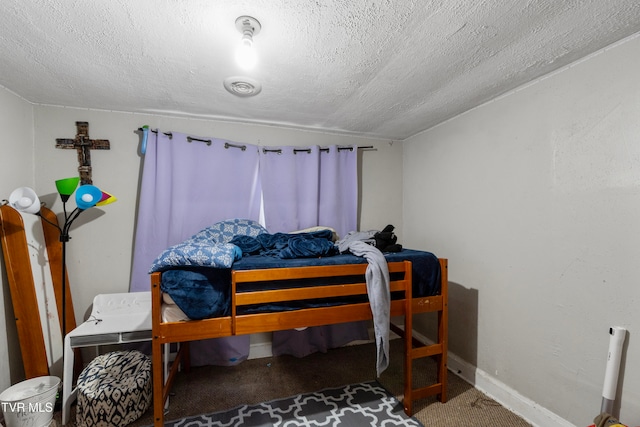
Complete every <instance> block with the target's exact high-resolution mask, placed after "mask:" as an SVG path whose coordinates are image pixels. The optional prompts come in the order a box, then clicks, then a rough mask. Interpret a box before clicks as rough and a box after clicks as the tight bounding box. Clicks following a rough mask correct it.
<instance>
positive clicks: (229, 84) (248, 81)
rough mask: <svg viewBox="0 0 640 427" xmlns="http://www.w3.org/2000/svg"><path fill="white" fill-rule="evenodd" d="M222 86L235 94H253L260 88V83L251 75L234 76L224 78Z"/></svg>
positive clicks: (244, 95)
mask: <svg viewBox="0 0 640 427" xmlns="http://www.w3.org/2000/svg"><path fill="white" fill-rule="evenodd" d="M224 88H225V89H226V90H227V91H229V93H232V94H234V95H236V96H242V97H247V96H255V95H257V94H259V93H260V91H261V90H262V85H261V84H260V82H258V81H257V80H254V79H252V78H251V77H244V76H235V77H227V78H226V79H224Z"/></svg>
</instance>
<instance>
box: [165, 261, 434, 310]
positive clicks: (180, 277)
mask: <svg viewBox="0 0 640 427" xmlns="http://www.w3.org/2000/svg"><path fill="white" fill-rule="evenodd" d="M384 255H385V258H386V259H387V261H388V262H395V261H404V260H408V261H411V262H412V275H413V287H412V291H413V296H414V297H420V296H432V295H438V294H439V293H440V278H441V272H440V263H439V261H438V258H437V257H436V256H435V255H434V254H432V253H431V252H424V251H417V250H411V249H403V250H402V251H400V252H393V253H385V254H384ZM366 262H367V260H366V259H365V258H363V257H358V256H355V255H351V254H340V255H334V256H328V257H317V258H293V259H285V258H280V257H276V256H267V255H253V256H244V257H242V258H241V259H240V260H238V261H235V262H234V264H233V269H234V270H251V269H263V268H284V267H303V266H309V265H343V264H364V263H366ZM392 278H393V277H392ZM230 283H231V269H227V268H202V267H201V268H180V269H173V270H167V271H165V272H163V273H162V285H161V288H162V290H163V291H164V292H167V293H168V294H169V295H170V296H171V298H172V299H173V300H174V301H175V303H176V304H177V305H178V307H180V308H181V309H182V311H184V313H185V314H186V315H187V316H189V318H191V319H204V318H209V317H219V316H228V315H229V311H230ZM312 285H316V284H315V283H314V284H312ZM336 302H338V301H335V300H332V301H331V303H332V304H335V303H336ZM317 303H318V304H326V301H325V302H317ZM296 308H300V307H299V306H294V305H293V304H280V305H278V306H277V307H275V306H274V307H269V306H266V307H264V306H263V307H259V308H256V310H257V311H267V310H268V311H282V310H287V309H288V310H292V309H296Z"/></svg>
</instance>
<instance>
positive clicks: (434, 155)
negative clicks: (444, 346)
mask: <svg viewBox="0 0 640 427" xmlns="http://www.w3.org/2000/svg"><path fill="white" fill-rule="evenodd" d="M638 52H640V38H639V37H636V38H632V39H629V40H627V41H626V43H622V44H619V45H617V46H612V47H610V48H609V49H606V50H605V51H603V52H600V53H599V54H597V55H593V56H592V57H590V58H587V59H585V60H583V61H580V62H578V63H576V64H574V65H572V66H571V67H568V68H566V69H564V70H562V71H561V72H557V73H555V74H553V75H550V76H547V77H546V78H544V79H540V80H538V81H536V82H532V83H531V84H529V85H527V86H525V87H522V88H520V89H519V90H517V91H514V92H512V93H509V94H507V95H505V96H503V97H501V98H499V99H497V100H495V101H493V102H490V103H488V104H486V105H483V106H481V107H479V108H476V109H474V110H472V111H470V112H468V113H466V114H463V115H461V116H459V117H457V118H455V119H453V120H450V121H449V122H447V123H444V124H442V125H440V126H438V127H436V128H433V129H431V130H429V131H427V132H424V133H422V134H421V135H418V136H416V137H413V138H411V139H410V140H408V141H405V142H404V163H403V166H404V167H403V176H404V236H406V237H405V241H406V243H407V244H408V246H412V247H417V248H422V249H429V250H433V251H434V252H436V253H437V254H438V255H440V256H443V257H447V258H449V262H450V264H449V273H450V276H449V278H450V281H451V295H450V296H451V298H450V310H451V317H450V343H451V345H450V349H451V351H452V352H453V353H454V356H457V357H459V358H460V359H462V360H463V361H464V362H468V363H469V364H470V365H472V366H477V368H478V370H477V371H476V372H472V373H469V372H466V373H464V374H467V375H469V376H470V377H471V379H472V380H479V381H480V382H482V383H483V385H486V386H487V387H493V386H494V385H495V383H496V382H497V383H499V384H501V385H502V386H503V388H506V389H510V390H516V391H517V393H518V394H519V395H521V396H524V397H526V398H527V399H529V400H530V402H531V404H536V405H540V406H542V407H543V408H547V409H548V410H550V411H552V412H553V413H555V414H557V415H559V416H560V417H562V418H564V419H565V420H567V421H569V422H571V423H573V424H575V425H578V426H581V425H588V424H591V423H592V421H593V417H594V416H595V415H597V414H598V412H599V410H600V402H601V396H602V386H603V379H604V372H605V366H606V357H607V351H608V346H609V335H608V328H609V327H610V326H616V325H618V326H623V327H625V328H627V329H628V330H629V334H628V336H627V346H626V347H625V355H626V357H625V360H624V361H623V371H622V378H621V383H622V387H621V392H622V407H621V416H622V421H624V422H625V423H628V424H629V425H636V424H639V423H640V372H639V367H638V364H637V363H635V361H637V360H638V359H639V358H640V345H639V344H638V342H637V341H635V334H636V333H637V327H640V310H638V302H639V301H640V286H639V283H638V281H639V279H640V263H639V262H638V260H640V245H639V242H640V215H639V214H640V120H639V118H640V79H639V78H638V76H640V55H639V54H638ZM425 323H426V322H425ZM625 420H628V421H625ZM547 425H553V424H547Z"/></svg>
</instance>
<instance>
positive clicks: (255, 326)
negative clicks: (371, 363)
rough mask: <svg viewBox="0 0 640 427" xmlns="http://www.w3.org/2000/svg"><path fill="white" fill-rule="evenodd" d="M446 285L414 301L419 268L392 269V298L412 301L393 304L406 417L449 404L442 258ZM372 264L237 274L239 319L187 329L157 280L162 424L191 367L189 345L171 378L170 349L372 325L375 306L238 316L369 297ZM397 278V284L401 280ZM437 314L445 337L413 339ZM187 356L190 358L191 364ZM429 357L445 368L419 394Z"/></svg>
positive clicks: (156, 363)
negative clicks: (429, 404)
mask: <svg viewBox="0 0 640 427" xmlns="http://www.w3.org/2000/svg"><path fill="white" fill-rule="evenodd" d="M439 262H440V268H441V283H440V294H439V295H435V296H429V297H420V298H412V295H411V292H412V270H411V262H410V261H403V262H390V263H389V264H388V265H389V273H400V274H399V276H400V277H401V278H400V279H398V280H393V278H392V280H391V283H390V288H391V291H392V292H395V291H400V292H404V297H403V298H401V299H394V300H393V301H392V302H391V316H404V329H402V328H398V327H395V326H393V325H392V326H391V330H392V331H393V332H396V333H398V334H399V335H400V336H401V337H403V339H404V398H403V405H404V410H405V412H406V413H407V414H408V415H412V413H413V402H414V401H415V400H418V399H422V398H425V397H428V396H432V395H437V396H438V398H439V400H440V401H441V402H446V399H447V328H448V307H447V304H448V298H447V285H448V275H447V266H448V263H447V259H443V258H440V259H439ZM366 268H367V264H347V265H331V266H312V267H294V268H273V269H258V270H234V271H232V274H231V276H232V279H231V290H232V293H231V295H232V305H231V310H232V312H231V316H226V317H217V318H211V319H204V320H190V321H184V322H163V321H162V291H161V290H160V283H161V273H159V272H156V273H152V274H151V297H152V329H153V332H152V335H153V340H152V366H153V405H154V408H153V414H154V425H155V426H156V427H161V426H163V424H164V408H165V404H166V402H167V398H168V396H169V391H170V389H171V385H172V383H173V379H174V376H175V374H176V372H177V371H178V366H179V365H180V363H181V362H182V363H183V364H185V366H188V349H189V346H188V345H181V346H180V350H179V351H178V354H177V356H176V360H175V361H174V362H173V364H172V365H171V368H170V369H169V370H168V374H167V378H165V373H164V364H163V360H164V359H163V358H164V354H163V351H164V349H165V344H169V343H188V342H189V341H194V340H201V339H209V338H219V337H228V336H232V335H243V334H252V333H258V332H272V331H278V330H286V329H293V328H300V327H305V326H320V325H329V324H335V323H345V322H352V321H357V320H367V319H371V318H372V314H371V308H370V306H369V303H368V302H364V303H354V304H347V305H338V306H331V307H320V308H306V309H300V310H294V311H283V312H273V313H258V314H238V311H237V307H241V306H243V305H249V304H258V303H269V302H284V301H294V300H304V299H312V298H327V297H344V296H355V295H364V296H366V295H367V289H366V283H365V281H364V274H365V271H366ZM353 276H362V282H360V283H351V282H349V284H336V285H325V286H314V287H297V288H296V287H293V288H286V289H277V290H262V291H250V292H240V290H241V289H242V287H243V284H245V283H256V282H271V281H277V280H292V281H295V280H296V279H298V280H301V279H308V278H323V277H327V278H328V277H331V278H332V280H334V281H335V278H336V277H345V278H346V277H353ZM393 277H396V275H394V276H393ZM428 312H435V313H437V317H438V337H437V341H436V342H435V343H433V344H429V345H425V344H424V343H422V342H420V341H418V340H416V339H415V338H414V337H413V335H412V334H411V333H409V334H405V333H404V331H412V330H413V315H414V314H418V313H428ZM185 356H186V357H185ZM423 357H434V358H435V359H436V361H437V363H438V373H437V379H436V383H435V384H432V385H429V386H426V387H422V388H414V387H413V380H412V372H413V361H414V360H415V359H419V358H423Z"/></svg>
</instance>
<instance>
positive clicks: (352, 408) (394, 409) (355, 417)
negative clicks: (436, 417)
mask: <svg viewBox="0 0 640 427" xmlns="http://www.w3.org/2000/svg"><path fill="white" fill-rule="evenodd" d="M165 426H170V427H232V426H246V427H249V426H251V427H258V426H260V427H270V426H274V427H295V426H307V427H316V426H317V427H320V426H322V427H329V426H331V427H333V426H340V427H343V426H344V427H361V426H372V427H378V426H388V427H391V426H411V427H424V426H423V425H422V423H420V422H419V421H418V420H416V419H414V418H412V417H408V416H407V415H406V414H405V413H404V410H403V407H402V404H401V403H400V402H398V400H397V399H396V398H395V397H394V396H392V395H391V394H389V392H388V391H387V390H386V389H385V388H384V387H382V386H381V385H380V384H379V383H378V382H377V381H372V382H367V383H362V384H353V385H348V386H344V387H340V388H335V389H327V390H322V391H317V392H313V393H305V394H299V395H297V396H292V397H287V398H284V399H278V400H273V401H271V402H265V403H259V404H257V405H241V406H239V407H237V408H234V409H229V410H227V411H223V412H216V413H214V414H206V415H197V416H193V417H188V418H183V419H181V420H176V421H166V422H165Z"/></svg>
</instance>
